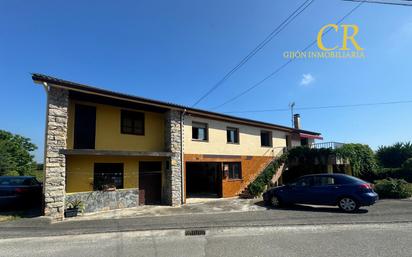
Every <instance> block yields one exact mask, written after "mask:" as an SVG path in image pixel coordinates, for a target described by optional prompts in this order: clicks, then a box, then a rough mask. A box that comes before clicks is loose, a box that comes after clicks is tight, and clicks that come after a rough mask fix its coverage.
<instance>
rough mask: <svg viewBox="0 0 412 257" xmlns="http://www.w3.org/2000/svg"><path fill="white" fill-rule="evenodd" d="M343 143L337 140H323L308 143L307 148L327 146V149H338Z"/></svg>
mask: <svg viewBox="0 0 412 257" xmlns="http://www.w3.org/2000/svg"><path fill="white" fill-rule="evenodd" d="M343 145H345V144H344V143H338V142H324V143H313V144H310V145H309V148H315V149H321V148H329V149H338V148H341V147H342V146H343Z"/></svg>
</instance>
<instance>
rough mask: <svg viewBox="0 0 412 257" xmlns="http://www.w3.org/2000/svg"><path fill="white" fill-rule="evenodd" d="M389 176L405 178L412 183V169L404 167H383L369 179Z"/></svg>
mask: <svg viewBox="0 0 412 257" xmlns="http://www.w3.org/2000/svg"><path fill="white" fill-rule="evenodd" d="M387 178H395V179H403V180H406V181H407V182H409V183H412V170H407V169H403V168H381V169H380V170H379V171H378V172H377V173H376V175H375V176H373V177H371V178H370V179H367V180H368V181H373V180H378V179H387Z"/></svg>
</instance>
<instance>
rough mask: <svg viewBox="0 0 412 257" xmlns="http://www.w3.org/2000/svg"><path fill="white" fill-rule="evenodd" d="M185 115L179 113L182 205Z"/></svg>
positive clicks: (182, 199) (183, 193)
mask: <svg viewBox="0 0 412 257" xmlns="http://www.w3.org/2000/svg"><path fill="white" fill-rule="evenodd" d="M185 113H186V109H184V110H183V112H181V113H180V171H181V172H180V180H181V183H180V185H181V192H182V193H181V194H180V195H181V202H182V204H183V203H184V201H185V193H186V192H185V186H184V185H185V176H184V174H185V170H184V169H185V164H184V162H183V157H184V154H183V145H184V144H183V141H184V138H183V129H184V124H183V123H184V122H183V120H184V116H185Z"/></svg>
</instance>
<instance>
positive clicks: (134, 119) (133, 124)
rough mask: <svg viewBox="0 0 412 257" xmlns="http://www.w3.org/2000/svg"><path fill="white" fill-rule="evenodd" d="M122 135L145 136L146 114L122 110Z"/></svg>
mask: <svg viewBox="0 0 412 257" xmlns="http://www.w3.org/2000/svg"><path fill="white" fill-rule="evenodd" d="M121 133H122V134H132V135H144V113H142V112H133V111H125V110H122V113H121Z"/></svg>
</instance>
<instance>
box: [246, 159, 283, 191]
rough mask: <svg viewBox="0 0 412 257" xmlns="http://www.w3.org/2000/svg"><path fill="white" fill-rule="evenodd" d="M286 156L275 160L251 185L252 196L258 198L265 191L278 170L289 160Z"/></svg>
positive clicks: (249, 188)
mask: <svg viewBox="0 0 412 257" xmlns="http://www.w3.org/2000/svg"><path fill="white" fill-rule="evenodd" d="M286 156H287V155H286V154H283V155H282V156H281V157H279V158H278V159H276V160H274V161H273V162H272V163H271V164H269V166H268V167H266V169H265V170H263V171H262V173H260V174H259V176H257V177H256V179H255V180H254V181H253V182H252V183H250V184H249V186H248V191H249V193H250V194H251V195H252V196H258V195H260V194H262V193H263V191H265V188H266V185H268V184H269V182H270V180H271V179H272V177H273V175H275V173H276V171H277V170H278V168H279V167H280V166H281V165H282V164H283V163H284V162H285V160H286V158H287V157H286Z"/></svg>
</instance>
